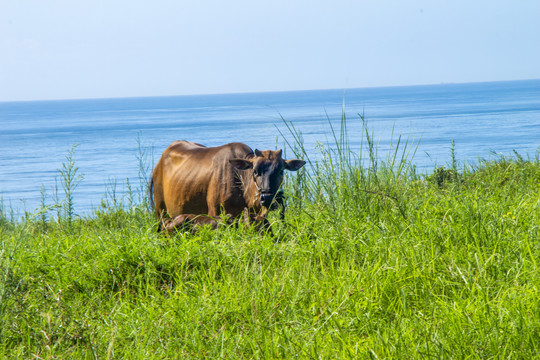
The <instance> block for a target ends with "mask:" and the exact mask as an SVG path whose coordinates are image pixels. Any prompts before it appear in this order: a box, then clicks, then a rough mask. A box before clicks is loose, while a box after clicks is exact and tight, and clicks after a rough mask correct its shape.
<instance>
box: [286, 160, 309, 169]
mask: <svg viewBox="0 0 540 360" xmlns="http://www.w3.org/2000/svg"><path fill="white" fill-rule="evenodd" d="M305 164H306V162H305V161H304V160H298V159H293V160H287V161H285V169H286V170H290V171H296V170H298V169H300V168H301V167H302V166H304V165H305Z"/></svg>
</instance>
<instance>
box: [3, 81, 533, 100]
mask: <svg viewBox="0 0 540 360" xmlns="http://www.w3.org/2000/svg"><path fill="white" fill-rule="evenodd" d="M523 81H540V78H529V79H515V80H488V81H465V82H446V81H442V82H437V83H435V82H434V83H422V84H409V85H382V86H381V85H373V86H358V87H356V86H355V87H344V88H316V89H292V90H261V91H231V92H209V93H193V94H176V95H132V96H110V97H99V96H96V97H80V98H79V97H75V98H49V99H31V100H0V104H1V103H23V102H54V101H85V100H89V101H91V100H121V99H142V98H167V97H190V96H220V95H247V94H272V93H292V92H309V91H314V92H315V91H346V90H357V89H384V88H404V87H422V86H441V85H467V84H489V83H503V82H523Z"/></svg>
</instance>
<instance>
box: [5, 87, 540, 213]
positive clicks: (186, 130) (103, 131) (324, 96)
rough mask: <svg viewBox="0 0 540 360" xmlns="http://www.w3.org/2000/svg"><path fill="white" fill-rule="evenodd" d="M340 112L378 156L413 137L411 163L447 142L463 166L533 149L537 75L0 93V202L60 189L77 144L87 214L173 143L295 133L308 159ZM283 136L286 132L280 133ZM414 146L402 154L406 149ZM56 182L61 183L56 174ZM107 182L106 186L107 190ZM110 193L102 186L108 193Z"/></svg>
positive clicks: (358, 141)
mask: <svg viewBox="0 0 540 360" xmlns="http://www.w3.org/2000/svg"><path fill="white" fill-rule="evenodd" d="M343 114H344V115H345V117H346V119H347V134H348V137H349V145H350V147H351V149H352V150H353V151H354V152H357V153H359V154H360V153H361V146H362V144H364V145H365V131H364V127H363V126H364V125H363V121H362V118H363V119H364V120H365V121H366V122H367V127H368V129H369V133H370V135H372V136H373V140H374V144H375V146H376V148H377V149H378V155H379V156H381V157H382V158H384V157H386V156H387V152H388V151H389V150H390V149H392V148H395V145H396V143H397V140H398V139H399V138H400V137H401V144H402V145H403V143H404V142H405V141H406V140H408V142H409V147H410V148H411V149H412V151H414V150H416V151H415V153H414V157H412V158H411V160H412V163H413V164H414V165H415V166H416V168H417V170H418V172H421V173H422V172H423V173H427V172H429V171H431V170H432V169H433V168H434V167H435V166H442V165H448V163H449V161H450V156H451V146H452V141H455V154H456V157H457V159H458V160H459V161H460V162H462V163H475V162H477V161H478V159H479V158H490V157H493V156H496V155H494V154H501V155H512V154H513V152H514V151H517V152H518V153H520V154H521V155H522V156H524V157H527V156H531V157H534V156H536V154H537V151H538V150H539V146H540V80H527V81H511V82H493V83H472V84H441V85H426V86H408V87H386V88H362V89H347V90H314V91H294V92H268V93H248V94H225V95H200V96H171V97H145V98H126V99H92V100H64V101H32V102H3V103H2V102H0V197H1V198H2V202H3V207H4V208H5V209H6V208H7V209H14V211H15V213H16V214H17V215H20V214H22V212H23V211H30V212H32V211H35V210H36V209H37V208H39V206H40V204H41V198H42V194H44V195H45V203H46V204H50V203H53V202H54V199H53V198H54V196H55V195H54V194H56V193H58V194H59V197H62V188H61V184H60V178H59V171H58V170H59V169H61V168H62V164H63V163H65V162H66V156H67V154H68V152H69V150H70V149H71V148H72V147H73V146H74V145H76V144H79V145H78V146H77V147H76V148H74V152H73V154H74V156H73V158H74V160H75V165H76V167H77V168H78V174H80V175H82V176H83V180H82V181H81V182H80V183H79V185H78V186H77V188H76V190H75V192H74V202H75V211H76V213H78V214H81V215H87V214H91V212H92V211H93V210H94V209H96V208H97V207H98V206H99V205H100V203H101V201H102V200H103V199H104V198H107V197H109V198H110V197H111V191H113V192H115V196H117V197H118V198H121V197H122V195H123V194H125V193H126V191H128V188H127V182H126V180H127V179H129V182H130V184H131V185H130V186H131V187H132V190H134V191H135V190H137V189H138V188H139V187H140V186H141V181H142V182H144V181H145V179H141V177H142V178H144V177H146V176H148V173H145V174H141V171H140V170H141V169H142V168H144V166H143V167H141V166H140V161H139V160H141V157H142V160H143V162H144V164H145V165H146V167H147V168H148V169H150V170H151V168H152V167H153V166H154V165H155V163H156V162H157V160H158V159H159V156H160V155H161V153H162V151H163V150H164V149H165V148H166V147H167V145H168V144H170V143H171V142H172V141H173V140H181V139H186V140H190V141H194V142H198V143H201V144H204V145H207V146H216V145H221V144H224V143H227V142H233V141H239V142H245V143H247V144H248V145H249V146H251V147H252V148H258V149H260V150H263V149H276V148H285V150H286V154H287V156H288V157H291V156H292V151H291V149H287V145H286V143H287V141H289V142H291V141H292V139H293V137H292V136H291V134H290V133H289V132H288V130H287V127H286V126H285V123H284V119H285V120H286V121H288V122H292V124H293V125H294V127H295V129H296V130H297V131H298V132H300V133H301V134H302V138H303V142H304V146H305V149H306V150H307V152H308V154H309V157H310V158H311V159H315V160H316V159H318V158H319V157H320V156H321V154H320V145H321V144H323V145H324V144H328V143H329V144H330V146H331V144H332V142H333V135H332V128H333V129H334V130H335V131H336V133H339V127H340V122H341V119H342V115H343ZM282 134H283V136H282ZM411 155H412V153H410V154H409V157H410V156H411ZM55 179H56V180H55ZM111 189H112V190H111ZM107 191H108V192H109V195H106V192H107Z"/></svg>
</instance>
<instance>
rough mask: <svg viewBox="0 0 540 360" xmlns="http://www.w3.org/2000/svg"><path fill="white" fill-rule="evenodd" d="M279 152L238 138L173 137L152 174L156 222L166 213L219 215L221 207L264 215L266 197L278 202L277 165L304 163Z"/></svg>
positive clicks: (228, 211) (279, 174)
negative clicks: (219, 141) (214, 141)
mask: <svg viewBox="0 0 540 360" xmlns="http://www.w3.org/2000/svg"><path fill="white" fill-rule="evenodd" d="M281 154H282V151H281V150H278V151H271V150H265V151H258V150H255V151H252V150H251V149H250V148H249V147H248V146H247V145H245V144H242V143H230V144H226V145H222V146H218V147H205V146H203V145H200V144H196V143H192V142H189V141H175V142H173V143H172V144H171V145H169V147H168V148H167V149H165V151H164V152H163V154H162V156H161V158H160V160H159V161H158V163H157V165H156V167H155V169H154V172H153V174H152V179H151V184H150V192H151V195H153V202H154V210H155V213H156V215H157V216H158V217H159V218H160V219H161V220H162V221H161V222H162V224H165V220H166V219H175V218H176V219H177V220H174V221H173V223H176V222H179V221H180V220H181V219H184V218H186V219H187V218H188V217H185V216H184V217H182V216H181V215H186V214H190V215H207V216H209V217H212V218H219V215H220V214H221V213H222V212H223V213H225V214H226V215H227V216H228V217H232V218H238V217H240V216H242V215H243V216H244V218H246V213H247V214H249V215H248V216H247V217H248V218H250V219H256V220H265V219H264V217H265V215H266V213H267V211H268V209H269V208H271V206H272V205H271V203H272V201H273V200H277V201H278V202H279V199H276V198H277V197H278V196H279V194H280V193H278V190H279V188H280V186H281V183H282V181H283V171H284V170H292V171H296V170H298V169H299V168H301V167H302V166H303V165H304V164H305V162H304V161H303V160H288V161H287V160H284V159H283V158H282V157H281ZM179 216H180V217H179ZM190 217H191V216H190ZM167 222H168V223H170V220H167ZM178 225H180V224H178ZM168 226H169V227H170V225H168Z"/></svg>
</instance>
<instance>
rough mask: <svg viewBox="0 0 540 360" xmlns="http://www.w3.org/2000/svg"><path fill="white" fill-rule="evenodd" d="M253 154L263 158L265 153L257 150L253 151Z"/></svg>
mask: <svg viewBox="0 0 540 360" xmlns="http://www.w3.org/2000/svg"><path fill="white" fill-rule="evenodd" d="M253 152H254V153H255V156H260V157H263V156H264V155H263V153H262V152H260V151H259V149H255V150H253Z"/></svg>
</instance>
